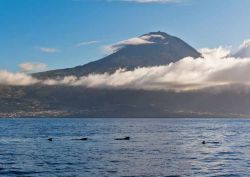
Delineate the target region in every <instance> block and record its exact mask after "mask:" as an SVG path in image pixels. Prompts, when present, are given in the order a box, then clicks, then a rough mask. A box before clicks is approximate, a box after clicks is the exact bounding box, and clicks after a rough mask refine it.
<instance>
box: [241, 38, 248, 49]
mask: <svg viewBox="0 0 250 177" xmlns="http://www.w3.org/2000/svg"><path fill="white" fill-rule="evenodd" d="M249 47H250V39H247V40H244V41H243V43H242V44H241V45H240V47H239V49H244V48H249Z"/></svg>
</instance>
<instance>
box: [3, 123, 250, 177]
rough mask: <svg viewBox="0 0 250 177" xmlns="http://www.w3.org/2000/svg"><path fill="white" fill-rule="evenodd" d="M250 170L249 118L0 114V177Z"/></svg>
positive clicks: (150, 176) (143, 176) (138, 176)
mask: <svg viewBox="0 0 250 177" xmlns="http://www.w3.org/2000/svg"><path fill="white" fill-rule="evenodd" d="M127 136H129V137H130V140H124V141H118V140H115V139H116V138H123V137H127ZM83 137H86V138H88V140H87V141H80V140H74V139H80V138H83ZM48 138H52V139H53V140H52V141H48ZM203 141H205V144H203V143H202V142H203ZM249 174H250V119H237V118H232V119H215V118H214V119H202V118H201V119H198V118H191V119H190V118H189V119H73V118H68V119H67V118H62V119H49V118H46V119H45V118H37V119H25V118H23V119H0V176H1V177H4V176H31V177H33V176H35V177H36V176H42V177H45V176H46V177H54V176H65V177H70V176H72V177H73V176H82V177H113V176H114V177H125V176H129V177H154V176H156V177H158V176H183V177H185V176H195V177H196V176H197V177H199V176H201V177H208V176H209V177H211V176H225V177H230V176H232V177H235V176H249Z"/></svg>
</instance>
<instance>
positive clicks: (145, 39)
mask: <svg viewBox="0 0 250 177" xmlns="http://www.w3.org/2000/svg"><path fill="white" fill-rule="evenodd" d="M155 38H160V39H164V36H162V35H154V34H152V35H144V36H141V37H134V38H130V39H127V40H123V41H120V42H117V43H115V44H111V45H107V46H105V47H104V52H106V53H107V54H111V53H115V52H117V51H119V50H120V49H122V48H124V47H126V46H131V45H143V44H153V43H154V42H153V41H151V40H152V39H155Z"/></svg>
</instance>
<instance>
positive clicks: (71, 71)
mask: <svg viewBox="0 0 250 177" xmlns="http://www.w3.org/2000/svg"><path fill="white" fill-rule="evenodd" d="M109 50H110V51H113V53H112V54H110V55H109V56H106V57H104V58H102V59H100V60H97V61H94V62H90V63H88V64H85V65H82V66H77V67H75V68H68V69H60V70H54V71H47V72H43V73H37V74H34V76H35V77H38V78H57V77H64V76H69V75H74V76H77V77H80V76H84V75H88V74H90V73H105V72H108V73H113V72H115V71H116V70H117V69H119V68H124V69H126V70H133V69H135V68H137V67H150V66H159V65H166V64H169V63H171V62H176V61H178V60H180V59H182V58H184V57H194V58H197V57H200V56H201V54H200V53H199V52H197V51H196V50H195V49H194V48H192V47H191V46H190V45H188V44H187V43H186V42H184V41H183V40H181V39H179V38H177V37H174V36H171V35H168V34H167V33H164V32H160V31H159V32H151V33H147V34H144V35H141V36H139V37H136V38H131V39H127V40H124V41H121V42H118V43H116V44H114V45H110V46H109Z"/></svg>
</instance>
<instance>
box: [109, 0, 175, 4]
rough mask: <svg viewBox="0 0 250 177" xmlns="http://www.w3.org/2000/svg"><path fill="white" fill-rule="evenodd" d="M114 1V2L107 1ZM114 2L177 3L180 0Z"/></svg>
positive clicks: (125, 0)
mask: <svg viewBox="0 0 250 177" xmlns="http://www.w3.org/2000/svg"><path fill="white" fill-rule="evenodd" d="M109 1H115V0H109ZM116 1H124V2H136V3H177V2H180V0H116Z"/></svg>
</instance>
